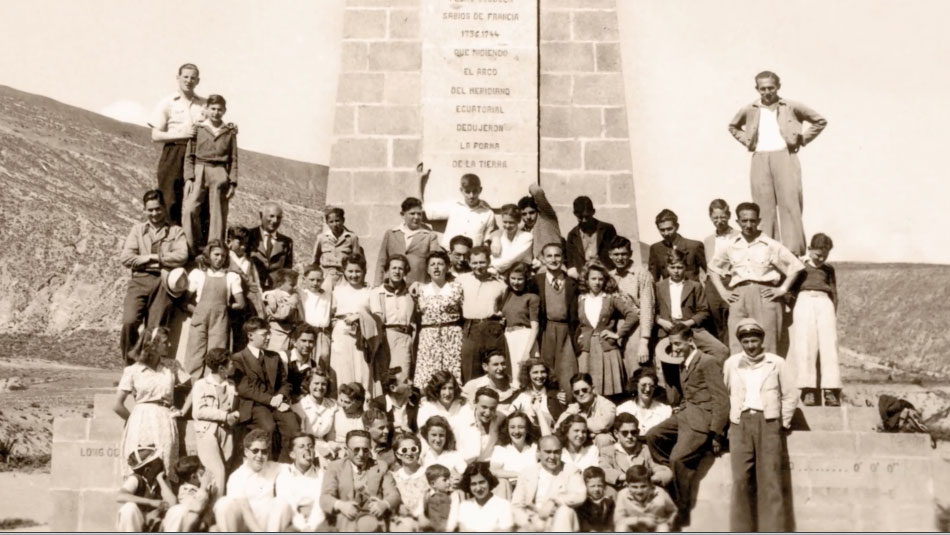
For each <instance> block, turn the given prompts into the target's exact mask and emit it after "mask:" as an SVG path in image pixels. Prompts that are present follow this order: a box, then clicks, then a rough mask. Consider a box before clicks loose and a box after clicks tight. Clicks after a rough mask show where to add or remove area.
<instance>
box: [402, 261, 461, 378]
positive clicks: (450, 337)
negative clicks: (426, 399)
mask: <svg viewBox="0 0 950 535" xmlns="http://www.w3.org/2000/svg"><path fill="white" fill-rule="evenodd" d="M450 264H451V263H450V261H449V255H447V254H445V253H444V252H442V251H433V252H431V253H429V255H428V256H427V257H426V269H427V272H428V274H429V282H428V283H427V284H425V285H423V286H422V287H421V288H420V289H419V291H418V295H417V296H416V308H417V309H418V310H419V315H420V318H421V319H420V325H419V349H418V351H417V353H416V370H415V377H414V378H413V384H414V385H415V386H416V388H420V389H421V388H425V387H426V386H427V385H428V384H429V378H430V377H432V375H433V374H435V373H436V372H438V371H448V372H450V373H451V374H452V375H453V376H454V377H455V380H456V382H457V383H461V382H462V321H461V320H462V285H460V284H459V283H457V282H448V280H447V279H446V277H447V275H448V273H449V265H450Z"/></svg>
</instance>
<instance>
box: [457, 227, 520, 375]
mask: <svg viewBox="0 0 950 535" xmlns="http://www.w3.org/2000/svg"><path fill="white" fill-rule="evenodd" d="M490 258H491V251H490V250H489V248H488V247H485V246H480V247H475V248H473V249H472V252H471V265H472V272H471V273H464V274H462V275H460V276H459V277H458V278H457V279H456V282H458V283H459V285H461V286H462V317H463V318H464V319H465V323H464V325H463V326H462V382H463V383H467V382H469V381H471V380H472V379H474V378H476V377H479V376H481V375H482V374H483V373H484V371H483V370H482V367H481V362H482V355H485V354H490V353H501V354H503V355H505V356H506V359H507V357H508V343H507V342H506V340H505V326H504V325H503V324H502V323H501V300H502V297H503V296H504V295H505V292H506V291H507V289H508V286H507V285H506V284H505V283H504V282H502V281H500V280H498V279H496V278H495V277H493V276H492V275H491V274H490V273H488V264H489V261H490V260H489V259H490ZM509 364H510V361H509ZM508 368H509V370H510V365H509V366H508ZM509 373H511V372H510V371H509Z"/></svg>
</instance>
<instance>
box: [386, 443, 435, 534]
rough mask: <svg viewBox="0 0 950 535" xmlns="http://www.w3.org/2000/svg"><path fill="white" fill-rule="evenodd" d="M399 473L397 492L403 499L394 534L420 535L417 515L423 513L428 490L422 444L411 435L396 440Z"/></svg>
mask: <svg viewBox="0 0 950 535" xmlns="http://www.w3.org/2000/svg"><path fill="white" fill-rule="evenodd" d="M393 449H394V450H395V452H396V464H397V466H398V467H399V468H398V469H395V470H393V472H392V474H393V479H394V480H395V481H396V488H397V489H399V495H400V496H402V503H401V504H400V505H399V511H398V512H397V513H396V514H395V515H394V516H393V519H392V524H391V525H390V527H391V529H392V530H393V531H418V527H419V519H418V518H416V517H415V515H414V513H413V512H414V511H419V510H421V509H422V501H423V499H424V497H425V493H426V491H427V490H429V482H428V481H427V480H426V471H425V470H424V469H423V468H422V463H421V458H422V443H421V442H420V440H419V437H418V436H416V435H413V434H411V433H399V434H398V435H396V438H395V439H393Z"/></svg>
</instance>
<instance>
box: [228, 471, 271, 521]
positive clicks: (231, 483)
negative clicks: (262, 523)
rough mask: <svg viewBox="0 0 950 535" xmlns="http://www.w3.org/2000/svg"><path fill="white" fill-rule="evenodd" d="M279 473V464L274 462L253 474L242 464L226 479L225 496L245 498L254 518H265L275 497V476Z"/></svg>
mask: <svg viewBox="0 0 950 535" xmlns="http://www.w3.org/2000/svg"><path fill="white" fill-rule="evenodd" d="M280 472H281V464H280V463H277V462H274V461H266V462H265V463H264V467H263V468H261V471H260V472H255V471H253V470H251V469H250V468H248V466H247V465H246V464H243V465H241V467H240V468H238V469H237V470H235V471H234V473H233V474H231V477H229V478H228V484H227V492H226V493H225V496H227V497H229V498H247V501H248V503H249V504H250V506H251V511H253V512H254V516H255V517H257V518H267V515H268V512H269V511H268V509H269V508H270V506H271V504H272V503H273V498H274V497H275V496H276V494H275V493H276V492H277V487H276V484H277V475H278V474H279V473H280Z"/></svg>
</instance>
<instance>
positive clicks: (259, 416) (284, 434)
mask: <svg viewBox="0 0 950 535" xmlns="http://www.w3.org/2000/svg"><path fill="white" fill-rule="evenodd" d="M285 401H286V402H287V403H290V400H289V399H288V400H285ZM248 427H249V428H250V429H263V430H264V431H266V432H268V433H270V434H271V437H273V436H274V430H275V429H276V430H277V431H278V432H279V433H280V452H279V454H278V452H276V451H275V452H274V455H273V458H275V459H277V460H278V461H279V462H282V463H289V462H292V461H291V459H290V450H291V448H292V446H293V444H291V441H292V440H293V439H294V435H296V434H297V431H298V430H299V429H300V426H298V425H297V417H296V416H294V413H293V412H291V411H287V412H279V411H278V410H277V409H275V408H273V407H268V406H266V405H261V404H260V403H255V404H254V406H253V407H252V408H251V419H250V421H248Z"/></svg>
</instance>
